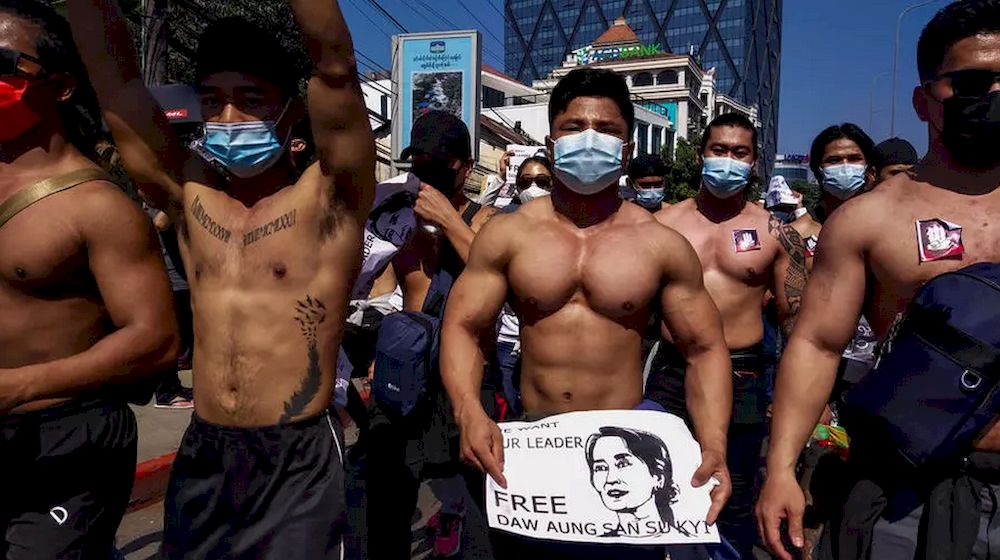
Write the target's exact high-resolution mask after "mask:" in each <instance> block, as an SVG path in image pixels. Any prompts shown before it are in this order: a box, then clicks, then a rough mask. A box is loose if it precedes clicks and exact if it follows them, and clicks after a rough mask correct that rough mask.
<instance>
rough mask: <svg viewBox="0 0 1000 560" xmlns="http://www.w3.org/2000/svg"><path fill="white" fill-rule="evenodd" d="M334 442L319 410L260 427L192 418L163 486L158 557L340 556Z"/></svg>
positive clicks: (339, 464)
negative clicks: (299, 418) (160, 554)
mask: <svg viewBox="0 0 1000 560" xmlns="http://www.w3.org/2000/svg"><path fill="white" fill-rule="evenodd" d="M341 441H343V437H342V434H341V433H340V424H339V423H338V421H337V419H336V416H335V415H334V414H332V413H327V412H324V413H323V414H320V415H319V416H315V417H313V418H310V419H307V420H302V421H300V422H294V423H291V424H284V425H281V426H267V427H262V428H237V427H227V426H218V425H215V424H210V423H208V422H205V421H204V420H201V419H199V418H198V417H197V416H193V417H192V419H191V425H190V426H188V429H187V432H186V433H185V434H184V440H183V441H182V442H181V445H180V449H179V450H178V451H177V459H176V460H175V462H174V467H173V471H172V472H171V475H170V485H169V487H168V488H167V497H166V501H165V503H164V507H165V513H164V530H163V532H164V535H163V556H164V557H165V558H184V559H187V560H199V559H211V560H215V559H218V558H226V559H238V558H246V559H251V558H252V559H254V560H257V559H278V560H297V559H302V560H323V559H334V560H340V558H341V540H342V537H343V534H344V525H345V520H346V506H345V502H344V465H343V449H342V447H341V445H340V442H341Z"/></svg>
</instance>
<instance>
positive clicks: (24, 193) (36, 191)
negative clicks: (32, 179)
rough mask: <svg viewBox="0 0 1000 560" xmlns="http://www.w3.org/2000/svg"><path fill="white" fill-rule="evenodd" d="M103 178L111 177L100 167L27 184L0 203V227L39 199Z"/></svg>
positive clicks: (109, 178)
mask: <svg viewBox="0 0 1000 560" xmlns="http://www.w3.org/2000/svg"><path fill="white" fill-rule="evenodd" d="M97 180H105V181H110V180H111V177H109V176H108V174H107V173H105V172H104V171H101V170H100V169H80V170H79V171H73V172H70V173H67V174H65V175H59V176H58V177H50V178H48V179H45V180H43V181H39V182H37V183H35V184H33V185H29V186H27V187H25V188H23V189H21V190H20V191H18V192H16V193H14V195H13V196H11V197H10V198H8V199H7V200H6V201H4V203H3V204H0V227H3V226H4V224H6V223H7V222H8V221H10V219H11V218H13V217H14V216H16V215H17V214H18V213H19V212H20V211H21V210H24V209H25V208H27V207H29V206H31V205H32V204H34V203H36V202H38V201H39V200H41V199H43V198H45V197H47V196H50V195H53V194H56V193H57V192H62V191H64V190H66V189H71V188H73V187H75V186H77V185H80V184H83V183H87V182H90V181H97Z"/></svg>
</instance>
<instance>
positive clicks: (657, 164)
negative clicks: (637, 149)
mask: <svg viewBox="0 0 1000 560" xmlns="http://www.w3.org/2000/svg"><path fill="white" fill-rule="evenodd" d="M666 175H667V164H666V163H663V158H661V157H660V156H658V155H653V154H640V155H639V156H636V157H634V158H632V162H631V163H629V164H628V178H629V179H630V180H632V181H635V180H636V179H637V178H639V177H666Z"/></svg>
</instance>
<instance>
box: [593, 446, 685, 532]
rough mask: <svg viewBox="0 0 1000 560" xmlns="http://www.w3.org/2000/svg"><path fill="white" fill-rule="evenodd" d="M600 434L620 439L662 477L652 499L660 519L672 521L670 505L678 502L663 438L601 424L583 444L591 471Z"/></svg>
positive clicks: (650, 472) (671, 468) (672, 471)
mask: <svg viewBox="0 0 1000 560" xmlns="http://www.w3.org/2000/svg"><path fill="white" fill-rule="evenodd" d="M603 437H619V438H622V441H624V442H625V447H626V448H628V450H629V452H630V453H632V455H635V457H636V458H637V459H639V460H640V461H642V462H643V463H645V465H646V468H647V469H649V474H650V475H652V476H657V475H659V476H662V477H663V487H662V488H660V489H659V490H656V491H655V492H654V493H653V499H654V500H656V509H657V510H658V511H659V512H660V521H664V522H666V523H670V524H673V522H674V512H673V510H672V509H670V506H671V505H673V504H674V503H676V502H677V492H678V491H677V486H676V485H674V467H673V464H672V463H671V462H670V452H669V451H668V450H667V446H666V445H665V444H664V443H663V440H661V439H660V438H659V437H657V436H656V435H654V434H651V433H649V432H643V431H641V430H633V429H631V428H621V427H618V426H604V427H603V428H601V429H599V430H597V433H596V434H591V435H590V437H589V438H587V443H586V445H585V448H586V453H587V468H588V469H590V471H591V472H593V470H594V446H596V445H597V441H598V440H599V439H601V438H603ZM591 480H593V478H591Z"/></svg>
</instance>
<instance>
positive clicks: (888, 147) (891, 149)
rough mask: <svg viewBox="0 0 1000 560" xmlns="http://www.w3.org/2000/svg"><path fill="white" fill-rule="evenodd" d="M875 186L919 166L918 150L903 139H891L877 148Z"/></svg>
mask: <svg viewBox="0 0 1000 560" xmlns="http://www.w3.org/2000/svg"><path fill="white" fill-rule="evenodd" d="M873 159H874V160H875V161H874V163H875V165H874V167H875V184H876V185H878V184H879V183H881V182H883V181H886V180H888V179H889V178H891V177H895V176H896V175H899V174H900V173H905V172H907V171H909V170H910V168H911V167H913V166H914V165H916V164H917V160H918V159H920V158H919V157H917V150H915V149H914V148H913V144H910V143H909V142H907V141H906V140H903V139H902V138H890V139H888V140H886V141H884V142H882V143H880V144H879V145H877V146H875V157H874V158H873Z"/></svg>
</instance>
